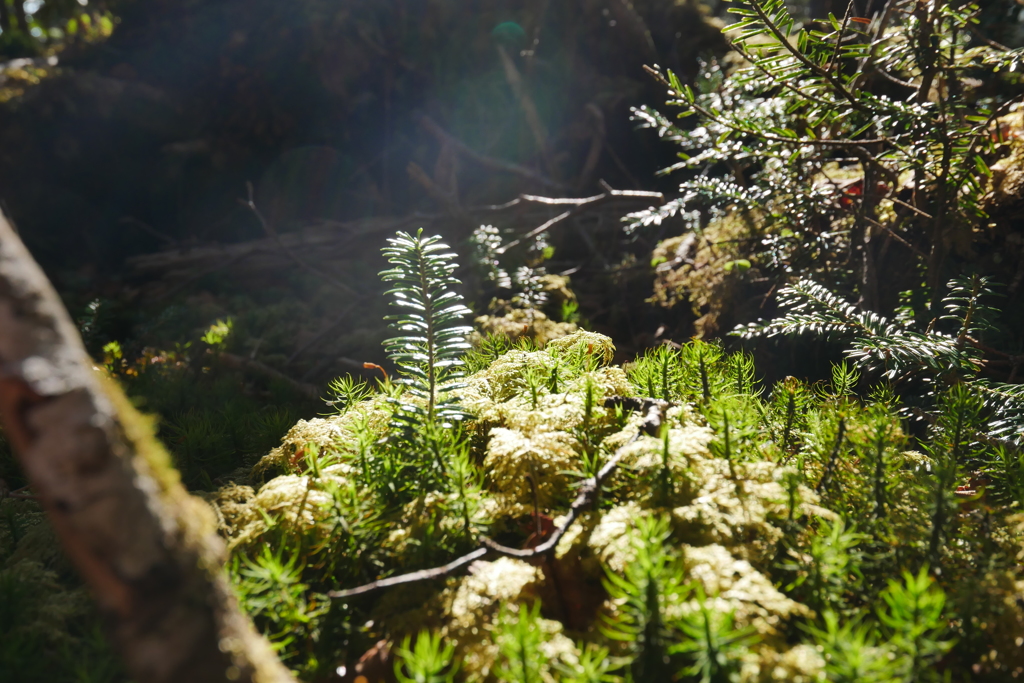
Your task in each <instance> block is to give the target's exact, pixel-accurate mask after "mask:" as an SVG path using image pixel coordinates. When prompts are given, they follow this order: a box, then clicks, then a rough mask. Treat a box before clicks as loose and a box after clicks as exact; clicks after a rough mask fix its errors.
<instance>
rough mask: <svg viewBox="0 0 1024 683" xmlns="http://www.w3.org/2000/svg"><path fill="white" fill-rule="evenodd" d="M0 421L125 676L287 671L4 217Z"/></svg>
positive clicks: (211, 539) (206, 514)
mask: <svg viewBox="0 0 1024 683" xmlns="http://www.w3.org/2000/svg"><path fill="white" fill-rule="evenodd" d="M0 419H2V420H3V424H4V431H5V433H6V435H7V436H8V439H9V440H10V443H11V445H12V446H13V448H14V452H15V454H16V455H17V457H18V459H19V461H20V463H21V466H22V467H23V468H24V471H25V475H26V476H27V478H28V480H29V482H30V484H31V487H32V491H33V492H34V493H35V494H36V495H37V496H38V499H39V501H40V503H41V505H42V506H43V508H44V509H45V510H46V512H47V514H48V516H49V519H50V521H51V522H52V524H53V526H54V529H55V530H56V533H57V535H58V537H59V538H60V540H61V543H62V545H63V547H64V550H65V551H66V552H67V554H68V556H69V557H70V558H71V560H72V561H73V562H74V564H75V565H76V567H77V568H78V570H79V572H81V574H82V576H83V578H84V579H85V580H86V582H87V583H88V584H89V585H90V587H91V588H92V591H93V594H94V595H95V597H96V600H97V602H98V604H99V607H100V609H101V611H102V613H103V614H104V616H105V617H106V620H107V622H108V624H109V632H110V634H111V636H112V639H113V641H114V643H115V645H116V647H117V649H118V650H120V652H121V654H122V656H123V659H124V661H125V664H126V668H127V671H128V673H129V675H130V676H131V677H132V678H133V679H134V680H136V681H138V682H139V683H164V682H167V683H170V682H172V681H173V682H178V681H189V683H205V682H207V681H209V682H211V683H212V682H213V681H225V680H233V681H240V682H246V681H252V682H254V683H255V682H257V681H258V682H260V683H277V682H280V683H284V682H287V681H292V680H293V679H292V677H291V675H290V674H289V672H288V671H287V669H286V668H285V667H284V666H283V665H282V664H281V663H280V662H279V661H278V660H277V657H276V656H275V655H274V653H273V651H272V650H271V648H270V646H269V644H268V643H267V642H266V641H265V640H264V639H263V638H262V637H260V636H259V635H258V634H257V633H256V631H255V630H254V629H253V626H252V624H251V622H250V621H249V619H248V618H247V617H246V616H245V615H244V614H243V613H242V612H241V611H240V610H239V608H238V605H237V602H236V600H235V597H234V595H233V594H232V592H231V589H230V587H229V585H228V581H227V577H226V576H225V574H224V572H223V571H222V564H223V559H224V546H223V543H222V542H221V540H220V539H219V538H218V537H217V535H216V533H215V530H214V521H213V518H212V515H211V513H210V511H209V510H208V509H207V508H206V507H205V504H204V503H202V502H200V501H199V500H198V499H195V498H192V497H191V496H189V494H188V493H187V492H186V491H185V489H184V488H183V487H182V485H181V483H180V481H179V479H178V473H177V472H176V471H175V469H174V467H173V466H172V464H171V462H170V458H169V457H168V455H167V453H166V452H165V451H164V450H163V448H162V447H161V446H160V445H159V443H158V442H157V441H156V439H155V438H154V437H153V429H152V424H151V423H150V421H149V420H147V419H146V418H144V417H142V416H141V415H139V414H138V413H137V412H136V411H135V410H134V408H132V406H131V404H130V403H129V401H128V400H127V398H126V397H125V396H124V394H122V393H121V391H120V389H119V388H118V387H117V386H116V385H115V384H114V383H113V382H112V381H110V380H107V379H105V378H104V377H103V376H102V375H101V374H100V371H98V370H97V369H95V368H94V366H93V363H92V361H91V360H90V358H89V356H88V355H87V354H86V351H85V349H84V348H83V346H82V342H81V338H80V337H79V334H78V331H77V330H76V329H75V327H74V325H73V324H72V322H71V318H70V317H69V316H68V314H67V312H66V311H65V310H64V307H63V305H62V304H61V302H60V299H59V298H58V296H57V293H56V292H55V291H54V290H53V288H52V287H51V285H50V283H49V282H48V281H47V279H46V276H45V275H44V274H43V272H42V270H41V269H40V268H39V266H38V265H36V263H35V261H33V259H32V257H31V256H30V254H29V253H28V250H27V249H25V246H24V245H23V244H22V243H21V240H20V239H19V238H18V237H17V235H16V234H15V233H14V232H13V230H11V228H10V226H9V225H8V224H7V222H6V220H5V219H4V218H3V217H2V216H0Z"/></svg>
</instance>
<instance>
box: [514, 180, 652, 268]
mask: <svg viewBox="0 0 1024 683" xmlns="http://www.w3.org/2000/svg"><path fill="white" fill-rule="evenodd" d="M602 184H603V185H604V187H605V188H606V190H605V191H604V192H602V193H601V194H598V195H594V196H593V197H582V198H579V199H573V198H568V197H566V198H559V199H552V198H551V197H536V196H533V195H526V194H524V195H520V199H521V200H523V201H524V202H535V203H538V204H550V205H552V206H571V207H572V208H571V209H569V210H568V211H563V212H562V213H560V214H559V215H557V216H555V217H554V218H552V219H551V220H549V221H547V222H545V223H544V224H543V225H541V226H540V227H537V228H534V229H533V230H531V231H530V232H528V233H526V234H525V235H523V236H522V237H520V238H519V239H515V240H512V241H511V242H509V243H508V244H506V245H505V246H503V247H501V248H500V249H498V250H497V251H496V253H497V254H499V255H500V254H504V253H505V252H506V251H508V250H509V249H511V248H512V247H515V246H517V245H518V244H521V243H522V242H523V241H524V240H530V239H533V238H534V237H536V236H537V235H539V234H541V233H543V232H545V231H547V230H550V229H551V228H553V227H554V226H555V225H558V224H559V223H561V222H562V221H564V220H566V219H567V218H571V217H572V216H575V215H576V214H578V213H580V212H582V211H583V210H584V208H593V207H595V206H598V205H600V204H603V203H605V202H607V201H609V200H611V199H615V198H621V197H635V198H642V199H649V200H651V201H664V200H665V195H663V194H662V193H660V192H645V191H642V190H613V189H611V187H608V185H607V183H602Z"/></svg>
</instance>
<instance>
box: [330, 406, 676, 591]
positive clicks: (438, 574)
mask: <svg viewBox="0 0 1024 683" xmlns="http://www.w3.org/2000/svg"><path fill="white" fill-rule="evenodd" d="M616 405H621V406H622V407H624V408H626V409H629V410H638V411H639V412H640V413H641V414H642V415H643V418H644V419H643V422H642V423H641V425H640V429H638V430H637V433H636V434H634V435H633V437H632V438H630V439H629V441H627V442H626V443H625V444H623V445H622V446H621V447H620V448H619V449H618V450H616V451H615V454H614V455H613V456H612V457H611V458H610V459H609V460H608V462H607V463H605V464H604V466H603V467H602V468H601V469H600V471H599V472H598V473H597V474H596V475H595V476H593V477H590V478H589V479H586V480H585V481H583V483H582V484H580V492H579V493H578V494H577V495H576V499H575V500H574V501H573V502H572V505H571V506H569V511H568V513H566V515H565V517H564V518H563V519H562V522H561V524H559V525H558V526H557V527H555V530H554V531H553V532H552V534H551V535H550V536H549V537H548V538H547V539H546V540H545V541H544V542H543V543H540V544H539V545H537V546H534V547H533V548H524V549H520V548H510V547H508V546H505V545H501V544H500V543H498V542H496V541H493V540H491V539H490V538H487V537H482V538H481V539H480V543H481V545H482V547H480V548H477V549H476V550H474V551H473V552H471V553H467V554H466V555H463V556H462V557H459V558H457V559H455V560H452V561H451V562H449V563H448V564H445V565H442V566H440V567H434V568H432V569H422V570H420V571H416V572H411V573H409V574H402V575H400V576H392V577H389V578H386V579H380V580H379V581H374V582H372V583H368V584H366V585H363V586H359V587H357V588H350V589H346V590H340V591H331V592H330V593H328V596H330V597H332V598H336V599H344V598H354V597H356V596H359V595H366V594H368V593H374V592H376V591H379V590H383V589H385V588H392V587H394V586H401V585H404V584H409V583H419V582H421V581H432V580H434V579H441V578H444V577H446V576H451V575H453V574H455V573H457V572H459V571H461V570H462V569H464V568H466V567H468V566H469V565H471V564H472V563H474V562H476V561H477V560H484V559H486V558H487V556H489V555H497V556H504V557H514V558H517V559H520V560H529V559H533V558H537V557H543V556H545V555H550V554H552V553H553V552H555V549H556V548H557V547H558V543H559V542H560V541H561V540H562V537H563V536H565V533H566V532H567V531H568V530H569V528H570V527H571V526H572V525H573V523H574V522H575V521H576V519H577V518H579V516H580V513H582V512H583V511H584V510H586V509H587V508H589V507H591V506H592V505H593V504H594V501H595V500H597V496H598V494H599V493H600V491H601V487H602V486H603V484H604V482H605V481H606V480H607V479H608V477H610V476H611V475H612V473H613V472H615V470H616V469H617V468H618V466H619V463H620V462H621V460H622V458H623V456H624V455H625V453H626V450H627V448H628V447H629V446H631V445H632V444H633V442H634V441H636V440H637V439H638V438H639V437H640V435H641V434H645V433H646V434H656V433H657V432H658V431H659V430H660V429H661V425H662V422H663V420H664V419H665V410H666V409H667V408H668V407H669V404H668V402H666V401H661V400H658V399H634V398H626V397H621V396H616V397H612V398H609V399H607V401H606V402H605V407H613V406H616Z"/></svg>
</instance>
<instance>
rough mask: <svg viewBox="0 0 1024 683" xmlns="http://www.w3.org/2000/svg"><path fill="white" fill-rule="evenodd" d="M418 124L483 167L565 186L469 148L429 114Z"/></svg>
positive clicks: (560, 187) (546, 184) (547, 184)
mask: <svg viewBox="0 0 1024 683" xmlns="http://www.w3.org/2000/svg"><path fill="white" fill-rule="evenodd" d="M420 125H421V126H423V128H424V129H425V130H426V131H427V132H428V133H430V134H431V135H433V136H434V137H435V138H437V140H438V142H440V143H442V144H449V145H452V148H453V149H454V150H455V151H457V152H458V153H459V154H461V155H462V156H464V157H466V158H467V159H469V160H470V161H474V162H476V163H478V164H480V165H481V166H484V167H485V168H490V169H492V170H495V171H503V172H505V173H512V174H513V175H517V176H519V177H520V178H525V179H526V180H530V181H533V182H535V183H538V184H540V185H543V186H544V187H547V188H550V189H553V190H564V189H566V188H565V186H564V185H562V184H561V183H556V182H555V181H553V180H551V179H550V178H548V177H546V176H544V175H541V174H540V173H537V172H536V171H532V170H530V169H528V168H526V167H524V166H520V165H519V164H513V163H512V162H510V161H503V160H501V159H495V158H494V157H489V156H485V155H483V154H480V153H479V152H477V151H476V150H473V149H470V148H469V147H468V146H467V145H466V143H464V142H462V141H461V140H459V139H458V138H455V137H452V135H451V134H450V133H448V132H447V131H445V130H444V129H443V128H441V126H439V125H438V124H437V122H435V121H434V120H433V119H431V118H430V117H429V116H423V117H421V118H420Z"/></svg>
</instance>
